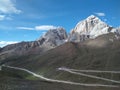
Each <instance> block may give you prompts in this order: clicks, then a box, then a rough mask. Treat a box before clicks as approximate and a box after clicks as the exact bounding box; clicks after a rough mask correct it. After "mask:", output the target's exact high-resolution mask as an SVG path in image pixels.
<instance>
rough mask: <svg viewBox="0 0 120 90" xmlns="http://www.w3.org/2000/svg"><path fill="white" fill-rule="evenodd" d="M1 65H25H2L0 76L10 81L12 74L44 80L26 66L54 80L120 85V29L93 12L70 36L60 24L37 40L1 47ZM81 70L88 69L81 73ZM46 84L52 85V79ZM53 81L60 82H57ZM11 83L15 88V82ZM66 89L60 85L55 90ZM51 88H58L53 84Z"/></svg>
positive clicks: (100, 88) (106, 88)
mask: <svg viewBox="0 0 120 90" xmlns="http://www.w3.org/2000/svg"><path fill="white" fill-rule="evenodd" d="M0 65H4V66H5V65H6V66H13V67H19V68H21V70H18V71H17V70H14V69H11V68H8V67H2V66H1V68H2V69H1V70H2V73H1V71H0V76H1V77H7V78H8V79H7V81H9V80H11V77H12V78H16V79H21V78H22V80H23V81H22V82H26V81H24V80H40V79H38V78H35V77H34V76H31V75H29V74H26V73H25V72H24V71H22V68H24V69H26V70H27V69H28V70H30V71H32V72H34V73H37V74H39V75H42V76H44V77H47V78H50V80H51V79H54V80H64V81H71V82H76V83H80V84H81V83H83V84H86V83H87V84H89V85H90V84H95V85H96V84H99V85H101V84H102V85H108V86H111V85H115V86H118V87H119V86H120V73H114V72H120V28H114V27H111V26H109V25H107V24H106V23H105V22H103V21H101V20H100V19H99V18H98V17H96V16H94V15H91V16H89V17H88V18H87V19H85V20H83V21H80V22H79V23H78V24H77V25H76V26H75V28H74V29H72V30H71V32H70V33H69V35H67V33H66V31H65V29H64V28H62V27H58V28H56V29H51V30H49V31H48V32H47V33H45V34H44V35H43V36H41V37H40V38H39V39H37V40H36V41H31V42H21V43H17V44H12V45H8V46H5V47H3V48H0ZM61 68H62V69H65V68H68V69H69V70H68V69H65V70H63V71H62V70H60V69H61ZM70 69H71V70H70ZM75 70H77V71H75ZM80 70H82V71H86V70H88V71H86V72H80ZM89 70H90V71H89ZM91 71H95V72H91ZM98 71H100V72H102V73H100V72H98ZM106 71H108V72H112V73H108V72H106ZM3 72H4V74H3ZM4 80H6V79H4ZM16 82H19V81H16ZM1 83H2V82H0V84H1ZM36 83H38V82H36ZM41 83H42V82H41ZM45 83H46V84H47V85H48V84H49V83H50V82H45ZM2 84H3V83H2ZM46 84H45V85H46ZM50 84H51V85H56V83H53V82H52V83H50ZM7 85H8V86H10V87H11V84H7ZM89 85H88V86H89ZM26 86H27V88H28V87H29V84H28V83H26ZM13 87H14V85H13ZM18 87H21V85H20V86H18ZM31 87H32V85H31ZM36 88H37V87H36ZM62 88H63V89H64V90H69V89H70V88H69V89H67V87H66V86H63V87H62ZM63 89H60V88H58V89H57V88H56V89H55V90H63ZM80 89H83V87H81V86H78V88H75V87H74V85H71V89H70V90H80ZM114 89H115V90H119V88H108V87H97V88H91V87H89V88H88V87H87V88H84V89H83V90H114ZM23 90H25V88H24V87H23ZM30 90H34V89H30ZM36 90H39V89H36ZM45 90H48V89H45ZM49 90H54V89H52V87H49Z"/></svg>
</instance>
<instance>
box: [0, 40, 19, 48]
mask: <svg viewBox="0 0 120 90" xmlns="http://www.w3.org/2000/svg"><path fill="white" fill-rule="evenodd" d="M15 43H18V41H0V47H4V46H6V45H8V44H15Z"/></svg>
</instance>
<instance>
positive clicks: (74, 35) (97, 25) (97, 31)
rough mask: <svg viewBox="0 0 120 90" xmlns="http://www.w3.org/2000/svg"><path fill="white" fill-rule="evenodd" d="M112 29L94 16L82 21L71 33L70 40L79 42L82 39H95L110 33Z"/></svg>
mask: <svg viewBox="0 0 120 90" xmlns="http://www.w3.org/2000/svg"><path fill="white" fill-rule="evenodd" d="M111 30H112V28H111V27H110V26H108V25H107V24H106V23H105V22H103V21H102V20H100V19H99V18H98V17H96V16H94V15H90V16H89V17H87V18H86V19H85V20H82V21H80V22H79V23H78V24H77V25H76V27H75V28H74V29H73V30H72V31H71V33H70V36H69V40H70V41H74V40H75V41H77V42H79V41H80V40H81V38H82V40H83V38H84V39H86V38H95V37H97V36H99V35H102V34H106V33H108V32H110V31H111Z"/></svg>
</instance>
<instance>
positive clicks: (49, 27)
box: [17, 25, 57, 31]
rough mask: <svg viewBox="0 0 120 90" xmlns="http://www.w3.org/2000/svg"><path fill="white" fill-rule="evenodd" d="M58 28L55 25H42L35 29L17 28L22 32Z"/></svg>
mask: <svg viewBox="0 0 120 90" xmlns="http://www.w3.org/2000/svg"><path fill="white" fill-rule="evenodd" d="M56 28H57V27H56V26H53V25H40V26H35V27H34V28H31V27H17V29H21V30H38V31H43V30H50V29H56Z"/></svg>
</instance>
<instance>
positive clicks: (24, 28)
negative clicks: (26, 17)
mask: <svg viewBox="0 0 120 90" xmlns="http://www.w3.org/2000/svg"><path fill="white" fill-rule="evenodd" d="M17 29H21V30H34V28H30V27H17Z"/></svg>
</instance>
